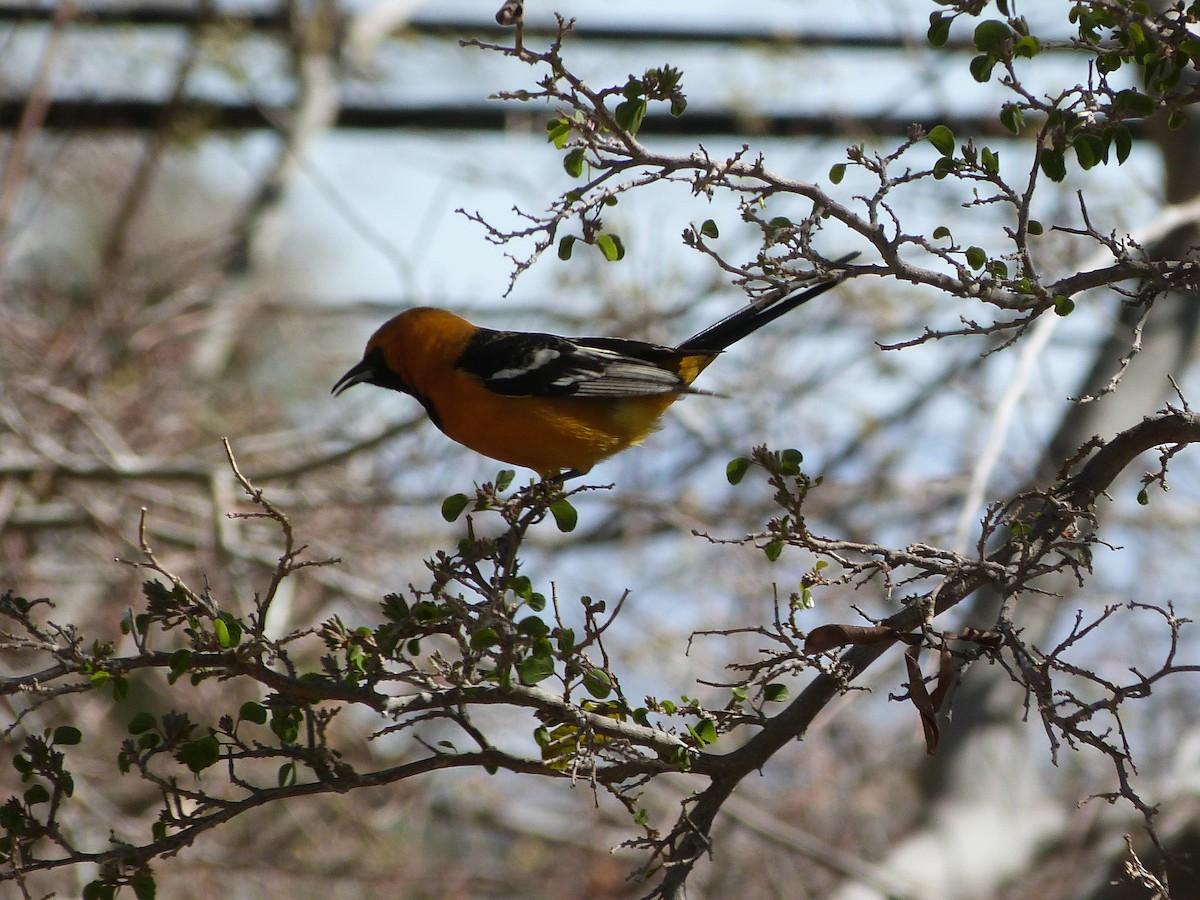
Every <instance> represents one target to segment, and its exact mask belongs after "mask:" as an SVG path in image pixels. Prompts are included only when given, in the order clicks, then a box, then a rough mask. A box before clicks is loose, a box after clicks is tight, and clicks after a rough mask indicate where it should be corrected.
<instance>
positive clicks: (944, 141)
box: [925, 125, 954, 156]
mask: <svg viewBox="0 0 1200 900" xmlns="http://www.w3.org/2000/svg"><path fill="white" fill-rule="evenodd" d="M925 139H926V140H927V141H929V143H931V144H933V148H934V149H935V150H937V152H938V153H940V154H942V156H953V155H954V132H953V131H951V130H950V129H949V128H947V127H946V126H945V125H935V126H934V127H933V129H932V130H931V131H930V132H929V134H928V135H926V137H925Z"/></svg>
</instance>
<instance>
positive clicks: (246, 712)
mask: <svg viewBox="0 0 1200 900" xmlns="http://www.w3.org/2000/svg"><path fill="white" fill-rule="evenodd" d="M238 719H240V720H242V721H244V722H253V723H254V724H255V725H266V724H267V708H266V707H265V706H263V705H262V704H261V703H256V702H255V701H253V700H247V701H246V702H245V703H243V704H242V706H241V708H240V709H239V710H238Z"/></svg>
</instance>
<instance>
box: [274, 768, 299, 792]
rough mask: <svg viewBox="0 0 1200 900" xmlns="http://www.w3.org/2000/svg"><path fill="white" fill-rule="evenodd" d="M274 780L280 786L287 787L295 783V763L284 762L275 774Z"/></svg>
mask: <svg viewBox="0 0 1200 900" xmlns="http://www.w3.org/2000/svg"><path fill="white" fill-rule="evenodd" d="M275 781H276V783H277V784H278V785H279V786H280V787H288V786H289V785H293V784H295V783H296V764H295V763H294V762H289V763H284V764H283V765H282V766H280V767H279V771H278V772H277V773H276V775H275Z"/></svg>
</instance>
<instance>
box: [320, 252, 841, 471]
mask: <svg viewBox="0 0 1200 900" xmlns="http://www.w3.org/2000/svg"><path fill="white" fill-rule="evenodd" d="M855 255H857V254H855ZM851 258H853V257H852V256H851V257H844V258H843V259H839V260H837V262H838V263H839V264H840V263H844V262H847V261H848V260H849V259H851ZM840 281H841V279H840V278H828V279H826V280H824V281H821V282H818V283H817V284H815V285H811V286H809V287H806V288H802V289H799V290H796V291H792V292H788V293H783V294H782V295H781V296H780V297H778V298H777V299H776V300H774V301H773V302H771V301H768V302H767V303H765V304H762V303H758V304H751V305H749V306H746V307H743V308H742V309H740V310H738V311H737V312H735V313H733V314H731V315H729V316H727V317H726V318H724V319H722V320H721V321H719V322H717V323H715V324H713V325H710V326H709V327H708V328H705V329H704V330H703V331H700V332H699V333H697V334H695V335H693V336H692V337H690V338H688V339H687V340H686V341H684V342H683V343H681V344H679V345H678V346H675V347H667V346H662V345H659V344H653V343H648V342H645V341H639V340H632V339H629V338H619V337H563V336H560V335H554V334H545V333H542V332H524V331H498V330H494V329H491V328H481V327H478V326H476V325H473V324H471V323H470V322H468V321H467V320H466V319H464V318H462V317H461V316H458V315H456V314H455V313H452V312H450V311H449V310H445V309H439V308H436V307H431V306H418V307H414V308H412V309H409V310H406V311H405V312H402V313H400V314H399V315H397V316H395V317H393V318H391V319H389V320H388V321H387V322H385V323H383V325H381V326H380V327H379V329H378V330H377V331H376V332H375V333H374V334H373V335H371V337H370V339H368V341H367V346H366V349H365V351H364V353H363V358H362V360H361V361H360V362H358V363H357V364H355V365H354V366H353V367H352V368H351V369H350V370H349V371H347V372H346V374H344V375H343V376H342V377H341V378H339V379H338V380H337V382H336V383H335V384H334V386H333V388H332V389H331V391H330V392H331V393H332V394H333V395H334V396H340V395H341V394H342V393H343V392H344V391H346V390H347V389H349V388H351V387H353V386H354V385H356V384H372V385H376V386H377V387H381V388H387V389H390V390H394V391H399V392H400V393H402V394H408V395H409V396H411V397H414V398H415V399H416V400H417V401H418V402H419V403H420V404H421V406H423V407H424V409H425V412H426V413H427V414H428V416H429V418H430V420H432V421H433V423H434V425H436V426H437V427H438V428H439V429H441V430H442V432H444V433H445V434H446V436H447V437H449V438H451V439H453V440H455V441H457V442H458V443H460V444H463V445H464V446H466V447H469V448H470V449H472V450H474V451H476V452H478V453H481V454H483V455H484V456H487V457H491V458H492V459H495V460H499V461H500V462H503V463H509V464H512V465H515V466H521V467H524V468H528V469H532V470H534V471H535V472H537V473H538V475H540V476H541V477H542V478H543V479H553V480H558V481H564V480H566V479H568V478H574V477H577V476H580V475H585V474H587V473H588V472H589V471H591V469H592V467H593V466H595V465H596V464H597V463H599V462H601V461H602V460H605V459H608V458H609V457H610V456H613V455H614V454H616V453H619V452H620V451H622V450H625V449H626V448H628V447H632V446H634V445H637V444H640V443H641V442H642V441H643V440H645V439H646V437H647V436H648V435H650V434H651V433H652V432H653V431H655V430H656V429H657V428H658V426H659V421H660V419H661V418H662V415H663V413H664V412H666V410H667V407H669V406H670V405H671V404H672V403H674V402H675V401H676V400H678V399H679V398H680V397H682V396H684V395H687V394H709V393H711V392H709V391H703V390H698V389H696V388H694V387H692V382H693V381H695V379H696V377H697V376H698V375H699V374H700V373H701V372H703V371H704V370H705V368H707V367H708V365H709V364H710V363H712V362H713V360H715V359H716V358H717V357H718V356H719V355H720V354H721V352H722V351H723V350H725V349H726V348H727V347H729V346H730V345H731V344H733V343H735V342H736V341H739V340H741V339H742V338H744V337H746V336H747V335H749V334H750V333H752V332H754V331H757V330H758V329H759V328H761V327H762V326H764V325H766V324H767V323H769V322H772V321H774V320H775V319H777V318H779V317H780V316H782V315H784V314H786V313H788V312H790V311H791V310H793V309H795V308H796V307H798V306H800V305H801V304H804V303H807V302H808V301H809V300H812V299H813V298H814V297H818V296H820V295H821V294H823V293H825V292H826V291H828V290H829V289H830V288H832V287H834V286H835V285H837V284H838V283H840Z"/></svg>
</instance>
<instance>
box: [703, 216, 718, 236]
mask: <svg viewBox="0 0 1200 900" xmlns="http://www.w3.org/2000/svg"><path fill="white" fill-rule="evenodd" d="M700 233H701V234H702V235H704V236H705V237H706V238H714V239H715V238H718V237H720V236H721V232H720V231H718V230H717V223H716V222H714V221H713V220H712V219H705V220H704V221H703V222H702V223H701V224H700Z"/></svg>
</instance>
